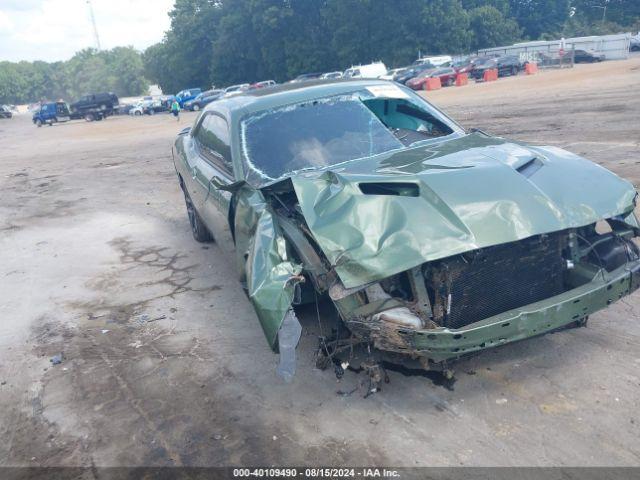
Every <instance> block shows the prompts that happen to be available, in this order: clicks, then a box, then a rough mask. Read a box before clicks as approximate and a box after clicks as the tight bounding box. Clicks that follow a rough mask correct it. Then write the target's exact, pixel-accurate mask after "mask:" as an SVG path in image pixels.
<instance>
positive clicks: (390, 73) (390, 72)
mask: <svg viewBox="0 0 640 480" xmlns="http://www.w3.org/2000/svg"><path fill="white" fill-rule="evenodd" d="M405 69H406V67H401V68H392V69H391V70H387V73H385V74H384V75H381V76H380V77H378V78H380V80H393V79H394V77H395V76H396V75H397V74H398V73H400V72H401V71H403V70H405Z"/></svg>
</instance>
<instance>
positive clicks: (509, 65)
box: [496, 55, 524, 77]
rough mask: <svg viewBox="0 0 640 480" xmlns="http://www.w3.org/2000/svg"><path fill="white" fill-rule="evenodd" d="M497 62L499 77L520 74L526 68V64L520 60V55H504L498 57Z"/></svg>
mask: <svg viewBox="0 0 640 480" xmlns="http://www.w3.org/2000/svg"><path fill="white" fill-rule="evenodd" d="M496 63H497V66H498V76H499V77H506V76H509V75H511V76H514V75H518V73H520V71H521V70H523V69H524V65H523V64H522V62H521V61H520V57H519V56H518V55H504V56H502V57H498V58H497V59H496Z"/></svg>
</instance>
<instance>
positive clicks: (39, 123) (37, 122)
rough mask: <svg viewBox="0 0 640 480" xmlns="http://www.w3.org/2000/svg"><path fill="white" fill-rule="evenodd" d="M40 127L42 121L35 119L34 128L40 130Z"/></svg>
mask: <svg viewBox="0 0 640 480" xmlns="http://www.w3.org/2000/svg"><path fill="white" fill-rule="evenodd" d="M41 126H42V120H40V119H37V120H36V127H38V128H40V127H41Z"/></svg>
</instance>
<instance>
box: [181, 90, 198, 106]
mask: <svg viewBox="0 0 640 480" xmlns="http://www.w3.org/2000/svg"><path fill="white" fill-rule="evenodd" d="M201 93H202V89H201V88H187V89H186V90H180V91H179V92H178V93H176V100H177V101H178V104H179V105H180V108H184V104H185V102H188V101H189V100H193V99H194V98H196V97H197V96H198V95H200V94H201Z"/></svg>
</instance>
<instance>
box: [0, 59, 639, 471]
mask: <svg viewBox="0 0 640 480" xmlns="http://www.w3.org/2000/svg"><path fill="white" fill-rule="evenodd" d="M638 86H640V57H634V58H632V59H630V60H628V61H620V62H610V63H604V64H601V65H587V66H578V67H576V68H575V69H574V70H569V71H553V72H545V73H542V74H540V75H537V76H532V77H526V78H525V77H520V78H510V79H504V80H500V81H499V82H496V83H493V84H482V85H469V86H467V87H464V88H449V89H444V90H441V91H437V92H429V93H428V97H429V98H430V99H431V100H432V101H433V102H434V103H435V104H436V105H438V106H440V107H442V108H443V109H445V110H446V111H447V112H449V113H450V114H452V116H453V117H454V118H457V119H458V120H459V121H460V122H461V123H462V124H463V125H464V126H467V127H479V128H481V129H483V130H486V131H488V132H491V133H494V134H499V135H504V136H510V137H513V138H516V139H520V140H527V141H535V142H540V143H546V144H552V145H559V146H564V147H567V148H568V149H570V150H572V151H574V152H577V153H580V154H584V155H585V156H587V157H588V158H590V159H592V160H594V161H597V162H599V163H601V164H602V165H604V166H606V167H608V168H610V169H612V170H613V171H615V172H617V173H618V174H620V175H622V176H624V177H626V178H628V179H630V180H632V181H633V182H634V183H636V184H639V183H640V124H639V123H638V120H639V119H640V117H639V114H638V112H639V111H640V95H638V92H637V89H638ZM193 119H194V116H193V115H191V114H186V115H183V118H182V119H181V121H180V123H179V124H176V122H175V120H173V119H171V118H170V117H169V116H166V115H157V116H155V117H144V118H127V117H123V118H109V119H108V120H106V121H104V122H99V123H91V124H88V123H84V122H74V123H69V124H62V125H56V126H54V127H44V128H40V129H37V128H35V127H34V126H33V125H31V123H30V121H29V118H27V117H25V116H22V117H17V118H14V119H13V120H11V121H0V138H1V139H2V141H3V144H4V148H3V150H2V151H1V152H0V232H1V233H0V251H2V252H3V253H2V259H3V261H2V262H1V263H0V292H1V295H2V302H1V304H0V313H1V318H2V322H0V381H1V382H2V385H1V386H0V438H2V441H1V442H0V465H5V466H6V465H47V466H49V465H87V466H88V465H96V466H114V465H118V466H119V465H126V466H130V465H198V466H208V465H237V464H261V465H265V464H276V465H282V464H296V465H304V464H324V465H326V464H334V465H344V464H349V465H381V464H387V465H395V466H414V465H440V466H450V465H534V466H540V465H578V466H584V465H640V442H638V438H639V437H640V415H639V414H638V411H640V376H639V374H638V371H639V368H640V295H639V294H637V293H636V295H634V296H632V297H630V298H628V299H626V300H624V301H621V302H618V303H617V304H615V305H614V306H612V307H611V308H609V309H608V310H607V311H605V312H602V313H600V314H597V315H594V316H592V318H591V320H590V322H589V326H588V327H587V328H581V329H573V330H566V331H562V332H558V333H555V334H551V335H547V336H544V337H540V338H535V339H532V340H529V341H526V342H521V343H518V344H515V345H510V346H505V347H502V348H497V349H494V350H493V351H488V352H485V353H482V354H480V355H476V356H474V357H472V358H468V359H465V360H463V361H460V362H459V363H458V364H457V365H456V372H457V374H456V376H457V382H456V383H455V388H454V389H453V390H447V389H445V388H443V387H441V386H436V385H434V384H433V383H431V382H430V381H429V380H428V379H426V378H423V377H415V376H413V377H405V376H403V375H401V374H399V373H394V372H391V373H390V377H391V382H390V383H389V384H388V385H385V386H384V387H383V391H382V392H379V393H378V394H376V395H373V396H371V397H369V398H366V399H364V398H362V394H361V392H356V393H354V394H352V395H350V396H342V395H338V394H337V393H336V392H337V391H338V390H341V391H349V390H351V389H352V388H353V387H355V386H356V385H357V384H358V382H360V381H361V380H362V378H361V375H357V374H355V373H352V372H348V373H347V375H345V377H344V378H343V379H342V381H341V382H339V383H338V382H337V381H336V378H335V376H334V375H333V374H332V373H331V372H328V371H326V372H322V371H319V370H316V369H314V367H313V366H314V349H315V347H316V342H317V340H316V338H317V330H316V326H315V325H316V323H315V319H314V317H313V315H311V314H306V315H304V314H303V315H302V319H303V323H304V333H303V338H302V341H301V344H300V346H299V348H298V352H299V359H298V373H297V375H296V377H295V379H294V382H293V383H292V384H290V385H286V384H284V383H283V382H282V381H281V380H280V379H279V378H278V377H277V376H276V375H275V365H276V362H277V358H276V356H274V355H273V354H272V353H271V352H270V350H269V349H268V347H267V345H266V342H265V340H264V338H263V334H262V331H261V329H260V327H259V324H258V321H257V319H256V317H255V314H254V312H253V310H252V308H251V306H250V304H249V302H248V301H247V299H246V297H245V296H244V293H243V292H242V289H241V288H240V286H239V284H238V283H237V282H236V280H235V277H234V268H233V265H232V262H231V260H230V259H229V258H226V257H225V256H223V255H222V254H221V253H220V252H219V251H218V250H217V247H216V246H215V244H212V245H210V246H201V245H198V244H196V243H195V242H194V241H193V240H192V238H191V234H190V232H189V228H188V223H187V218H186V214H185V208H184V204H183V199H182V196H181V193H180V191H179V188H178V184H177V181H176V178H175V174H174V171H173V166H172V162H171V152H170V146H171V143H172V140H173V138H174V137H175V134H176V132H177V131H178V130H179V129H181V128H182V127H184V126H187V125H189V124H190V123H191V122H192V121H193ZM60 353H62V355H63V360H62V363H60V364H58V365H52V363H51V362H50V359H51V358H52V357H53V356H54V355H56V354H60Z"/></svg>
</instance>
